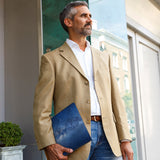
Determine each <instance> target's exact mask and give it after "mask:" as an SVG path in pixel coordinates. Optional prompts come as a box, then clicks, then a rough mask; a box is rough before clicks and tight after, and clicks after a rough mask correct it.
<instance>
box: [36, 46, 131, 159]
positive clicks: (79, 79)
mask: <svg viewBox="0 0 160 160" xmlns="http://www.w3.org/2000/svg"><path fill="white" fill-rule="evenodd" d="M91 50H92V55H93V70H94V82H95V90H96V93H97V96H98V100H99V103H100V107H101V113H102V124H103V128H104V132H105V135H106V137H107V139H108V141H109V144H110V146H111V148H112V150H113V153H114V154H115V155H116V156H120V155H121V151H120V146H119V141H120V140H123V139H129V140H131V137H130V133H129V129H128V124H127V118H126V112H125V108H124V105H123V103H122V100H121V97H120V94H119V92H118V87H117V82H116V80H115V78H114V75H113V71H112V67H111V63H110V60H109V55H108V54H105V53H102V52H100V51H98V50H96V49H94V48H92V49H91ZM52 101H54V113H55V114H57V113H58V112H60V111H61V110H62V109H64V108H65V107H66V106H68V105H69V104H71V103H73V102H74V103H75V104H76V106H77V108H78V110H79V112H80V114H81V116H82V119H83V121H84V123H85V125H86V127H87V129H88V131H89V133H90V132H91V125H90V115H91V110H90V107H91V106H90V93H89V82H88V80H87V78H86V77H85V74H84V72H83V70H82V68H81V67H80V65H79V63H78V61H77V59H76V57H75V55H74V53H73V52H72V50H71V49H70V48H69V46H68V45H67V44H66V43H64V44H63V45H62V46H61V47H60V48H57V49H56V50H54V51H51V52H49V53H47V54H45V55H43V56H42V60H41V68H40V76H39V82H38V85H37V87H36V91H35V98H34V109H33V118H34V132H35V137H36V141H37V144H38V148H39V149H43V148H44V147H46V146H48V145H51V144H54V143H56V142H55V139H54V134H53V130H52V125H51V120H50V114H51V110H52ZM89 152H90V143H87V144H86V145H84V146H82V147H80V148H79V149H78V150H76V151H75V152H73V153H72V154H71V155H70V156H69V159H72V160H75V159H76V160H86V159H87V157H88V155H89Z"/></svg>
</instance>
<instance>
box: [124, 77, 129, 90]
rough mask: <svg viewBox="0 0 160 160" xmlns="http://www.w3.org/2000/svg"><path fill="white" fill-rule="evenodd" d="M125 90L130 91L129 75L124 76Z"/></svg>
mask: <svg viewBox="0 0 160 160" xmlns="http://www.w3.org/2000/svg"><path fill="white" fill-rule="evenodd" d="M124 89H125V91H129V90H130V87H129V79H128V76H127V75H125V76H124Z"/></svg>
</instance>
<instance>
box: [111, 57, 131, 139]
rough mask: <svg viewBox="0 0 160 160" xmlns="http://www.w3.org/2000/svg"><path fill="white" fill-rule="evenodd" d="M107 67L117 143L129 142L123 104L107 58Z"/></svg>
mask: <svg viewBox="0 0 160 160" xmlns="http://www.w3.org/2000/svg"><path fill="white" fill-rule="evenodd" d="M109 67H110V77H111V99H112V109H113V114H114V115H113V116H114V117H115V124H116V128H117V133H118V137H119V141H122V140H129V141H131V140H132V139H131V135H130V132H129V126H128V122H127V114H126V110H125V106H124V103H123V101H122V98H121V96H120V92H119V88H118V84H117V81H116V79H115V75H114V72H113V65H112V62H111V60H110V56H109Z"/></svg>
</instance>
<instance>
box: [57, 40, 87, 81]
mask: <svg viewBox="0 0 160 160" xmlns="http://www.w3.org/2000/svg"><path fill="white" fill-rule="evenodd" d="M59 53H60V55H61V56H62V57H63V58H64V59H66V60H67V61H68V62H69V63H70V64H71V65H72V66H73V67H74V68H75V69H77V70H78V71H79V72H80V73H81V74H82V76H83V77H85V78H86V76H85V74H84V72H83V70H82V68H81V66H80V64H79V62H78V60H77V58H76V56H75V55H74V53H73V51H72V50H71V48H70V47H69V46H68V44H67V43H66V42H65V43H64V44H63V45H62V46H61V47H60V48H59ZM86 79H87V78H86Z"/></svg>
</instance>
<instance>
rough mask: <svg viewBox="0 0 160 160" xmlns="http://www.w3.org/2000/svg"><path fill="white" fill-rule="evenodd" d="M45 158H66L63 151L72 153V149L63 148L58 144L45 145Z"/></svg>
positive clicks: (48, 159)
mask: <svg viewBox="0 0 160 160" xmlns="http://www.w3.org/2000/svg"><path fill="white" fill-rule="evenodd" d="M44 151H45V154H46V156H47V160H67V159H68V157H67V156H64V155H63V152H67V153H72V152H73V150H72V149H70V148H65V147H63V146H61V145H59V144H52V145H50V146H47V147H46V148H45V149H44Z"/></svg>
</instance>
